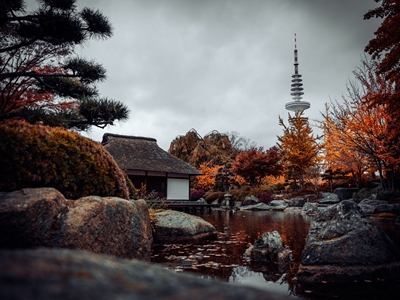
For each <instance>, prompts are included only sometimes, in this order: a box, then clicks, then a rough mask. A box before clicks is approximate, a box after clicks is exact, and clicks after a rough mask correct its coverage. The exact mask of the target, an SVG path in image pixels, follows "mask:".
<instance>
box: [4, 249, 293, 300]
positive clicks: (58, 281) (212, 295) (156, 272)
mask: <svg viewBox="0 0 400 300" xmlns="http://www.w3.org/2000/svg"><path fill="white" fill-rule="evenodd" d="M0 286H1V287H2V288H1V289H0V299H14V300H22V299H58V300H64V299H87V300H92V299H93V300H106V299H141V300H153V299H160V300H161V299H192V300H209V299H216V300H218V299H220V300H225V299H226V300H228V299H229V300H242V299H246V300H258V299H287V295H286V294H283V295H282V294H281V295H279V294H278V295H277V294H276V293H273V292H269V291H265V290H259V289H256V288H251V287H243V286H238V285H236V286H235V285H232V284H227V283H223V282H219V281H216V280H205V279H202V278H199V277H197V276H191V275H186V274H178V273H175V272H173V271H170V270H166V269H165V268H163V267H161V266H157V265H152V264H149V263H145V262H139V261H135V260H125V259H118V258H114V257H108V256H104V255H96V254H93V253H88V252H86V251H78V250H66V249H45V248H40V249H35V250H2V251H0Z"/></svg>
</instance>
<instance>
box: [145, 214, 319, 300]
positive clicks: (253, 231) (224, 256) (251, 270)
mask: <svg viewBox="0 0 400 300" xmlns="http://www.w3.org/2000/svg"><path fill="white" fill-rule="evenodd" d="M192 214H194V215H198V216H200V217H202V218H203V219H205V220H206V221H208V222H210V223H211V224H213V225H214V226H215V228H216V229H217V231H218V236H217V239H216V240H212V241H210V240H208V241H204V242H201V243H198V244H172V245H158V246H157V245H156V246H155V247H154V249H153V255H152V262H155V263H159V264H163V265H165V266H166V267H168V268H169V269H173V270H175V271H185V272H192V273H195V274H198V275H199V276H201V277H203V278H218V279H219V280H223V281H226V282H231V283H235V284H243V285H251V286H257V287H261V288H266V289H268V290H273V291H274V292H276V293H278V294H283V295H289V294H290V290H291V288H290V287H289V286H288V281H290V280H291V278H292V277H293V275H294V270H297V266H298V264H299V261H300V256H301V252H302V250H303V248H304V244H305V239H306V237H307V232H308V228H309V226H310V222H311V219H312V217H309V216H307V215H305V214H302V213H299V212H298V211H294V210H293V211H289V210H286V211H285V212H281V211H275V212H269V211H253V212H252V211H217V210H213V211H211V212H203V213H200V212H197V213H192ZM274 230H277V231H278V232H279V233H280V235H281V237H282V241H283V243H284V245H287V246H289V248H290V249H291V250H292V254H293V259H294V263H293V266H292V269H293V270H291V271H289V272H287V273H286V274H280V273H279V272H278V271H277V270H274V269H271V268H266V267H265V266H263V265H257V264H250V263H249V262H247V261H246V260H245V259H244V257H243V254H244V252H245V251H246V249H247V248H248V247H249V245H250V244H253V243H254V241H255V240H257V239H259V238H261V236H262V234H263V233H264V232H268V231H274Z"/></svg>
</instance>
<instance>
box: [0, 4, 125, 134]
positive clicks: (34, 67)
mask: <svg viewBox="0 0 400 300" xmlns="http://www.w3.org/2000/svg"><path fill="white" fill-rule="evenodd" d="M37 3H38V8H37V9H36V10H33V11H30V12H27V11H26V10H25V6H26V4H25V1H24V0H4V1H1V2H0V121H2V120H7V119H11V118H20V119H21V118H22V119H25V120H26V121H28V122H30V123H36V122H41V123H44V124H47V125H51V126H62V127H65V128H75V129H78V130H87V129H89V128H90V126H97V127H100V128H104V127H105V126H107V125H112V124H113V122H114V121H116V120H119V121H122V120H126V119H127V118H128V114H129V110H128V108H127V107H126V106H125V105H123V104H122V103H121V102H119V101H115V100H112V99H107V98H98V91H97V89H96V86H95V84H96V83H97V82H100V81H103V80H105V79H106V75H105V73H106V71H105V69H104V68H103V67H102V65H101V64H99V63H96V62H95V61H92V60H86V59H84V58H81V57H76V56H75V55H74V49H75V46H77V45H83V44H85V43H87V42H88V41H89V40H90V39H105V38H109V37H111V35H112V27H111V24H110V22H109V21H108V19H107V18H106V17H105V16H104V15H103V14H102V13H101V12H100V11H98V10H93V9H90V8H87V7H86V8H83V9H82V10H81V11H78V10H77V6H76V0H62V1H59V0H57V1H55V0H38V1H37Z"/></svg>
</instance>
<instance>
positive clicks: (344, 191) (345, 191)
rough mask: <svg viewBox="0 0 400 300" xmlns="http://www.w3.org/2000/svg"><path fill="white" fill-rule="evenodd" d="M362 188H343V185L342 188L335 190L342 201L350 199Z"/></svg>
mask: <svg viewBox="0 0 400 300" xmlns="http://www.w3.org/2000/svg"><path fill="white" fill-rule="evenodd" d="M360 190H361V189H359V188H343V187H341V188H336V189H335V190H334V193H335V194H336V195H338V197H339V200H340V201H343V200H348V199H351V198H353V194H354V193H358V192H359V191H360Z"/></svg>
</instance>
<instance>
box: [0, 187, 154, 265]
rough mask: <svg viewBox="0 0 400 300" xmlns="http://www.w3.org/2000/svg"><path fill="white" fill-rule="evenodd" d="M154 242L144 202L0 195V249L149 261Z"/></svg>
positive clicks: (34, 193) (47, 193)
mask: <svg viewBox="0 0 400 300" xmlns="http://www.w3.org/2000/svg"><path fill="white" fill-rule="evenodd" d="M152 241H153V237H152V230H151V222H150V217H149V212H148V209H147V205H146V202H145V201H144V200H138V201H128V200H124V199H121V198H117V197H98V196H89V197H84V198H80V199H78V200H75V201H72V200H66V199H65V198H64V196H63V195H62V194H61V193H60V192H58V191H57V190H55V189H53V188H37V189H31V188H29V189H22V190H19V191H14V192H11V193H2V194H0V248H31V247H38V246H44V247H57V248H69V249H83V250H88V251H92V252H94V253H101V254H109V255H114V256H118V257H122V258H129V259H132V258H137V259H143V260H149V259H150V254H151V247H152Z"/></svg>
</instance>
